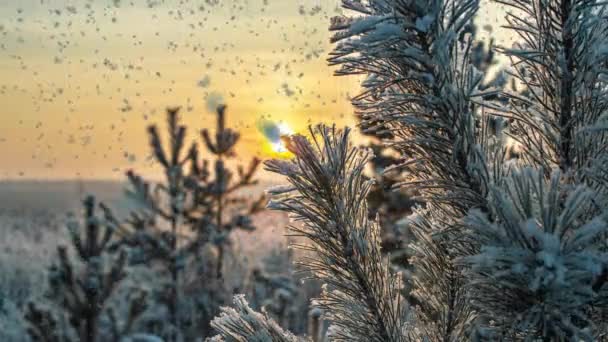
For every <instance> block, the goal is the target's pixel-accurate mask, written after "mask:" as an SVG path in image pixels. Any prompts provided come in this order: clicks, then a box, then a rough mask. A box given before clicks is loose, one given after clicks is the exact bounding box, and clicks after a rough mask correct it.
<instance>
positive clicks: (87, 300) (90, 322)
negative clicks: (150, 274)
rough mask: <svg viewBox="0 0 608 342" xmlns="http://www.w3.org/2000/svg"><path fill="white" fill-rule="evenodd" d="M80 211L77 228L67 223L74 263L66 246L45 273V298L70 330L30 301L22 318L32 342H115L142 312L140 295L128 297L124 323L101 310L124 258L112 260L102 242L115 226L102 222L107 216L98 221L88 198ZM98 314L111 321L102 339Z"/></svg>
mask: <svg viewBox="0 0 608 342" xmlns="http://www.w3.org/2000/svg"><path fill="white" fill-rule="evenodd" d="M83 206H84V218H83V224H82V225H81V224H80V223H78V222H77V221H72V222H70V224H69V225H68V228H69V230H70V237H71V241H72V246H73V249H74V250H75V252H76V254H77V259H76V261H77V262H74V260H72V258H71V257H70V256H69V252H68V248H67V247H66V246H59V247H58V248H57V251H58V263H57V264H55V265H53V266H52V267H51V268H50V271H49V273H50V274H49V288H48V291H47V294H46V297H47V298H48V299H49V300H50V301H51V302H52V303H54V305H55V307H57V309H59V312H58V315H60V316H67V319H68V322H69V326H70V327H71V328H72V330H69V329H64V328H62V327H61V326H60V324H59V322H58V319H59V318H58V317H57V315H56V314H54V312H55V311H56V310H53V309H54V308H51V309H45V308H40V307H39V306H38V305H37V304H35V303H34V302H31V303H30V304H29V305H28V308H27V312H26V314H25V319H26V320H27V321H28V322H29V324H30V327H29V329H28V333H29V334H30V336H31V338H32V339H33V340H34V341H49V342H55V341H57V342H59V341H86V342H95V341H102V340H104V339H106V338H112V339H115V340H116V339H119V338H121V337H123V336H126V335H128V334H129V333H130V332H131V328H132V327H133V322H134V320H135V319H136V318H137V317H138V316H139V315H140V314H141V313H142V312H143V311H144V310H145V309H146V293H145V292H139V293H138V294H137V295H135V296H133V297H132V299H133V300H132V301H131V303H130V310H129V315H128V317H126V319H125V320H124V322H118V320H117V319H116V317H115V315H114V314H113V311H112V308H106V304H107V303H108V301H109V299H110V296H111V295H112V294H113V293H114V292H115V289H116V288H117V286H118V284H119V283H120V282H121V281H122V280H123V279H124V278H125V276H126V271H125V266H126V258H127V254H126V252H125V251H124V250H121V251H120V252H119V253H118V256H117V257H112V256H111V255H109V254H108V251H107V247H108V243H109V242H110V239H111V238H112V236H113V235H114V232H115V230H116V228H117V227H116V226H114V225H113V224H112V223H111V222H110V221H108V220H107V215H105V217H104V218H99V217H97V216H96V215H95V199H94V197H92V196H89V197H87V198H86V199H85V200H84V202H83ZM102 207H103V206H102ZM106 213H107V211H106ZM104 310H105V313H106V314H107V315H108V316H109V317H110V319H111V325H110V328H109V330H110V332H109V333H108V332H106V334H105V335H103V333H102V329H101V328H100V320H101V316H102V314H104ZM110 336H111V337H110Z"/></svg>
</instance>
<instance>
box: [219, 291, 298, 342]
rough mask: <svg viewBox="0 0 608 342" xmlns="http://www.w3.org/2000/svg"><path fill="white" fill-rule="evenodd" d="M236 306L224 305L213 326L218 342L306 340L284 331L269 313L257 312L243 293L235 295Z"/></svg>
mask: <svg viewBox="0 0 608 342" xmlns="http://www.w3.org/2000/svg"><path fill="white" fill-rule="evenodd" d="M234 304H235V307H234V308H230V307H224V308H222V309H221V310H222V312H221V314H220V315H219V316H218V317H216V318H214V319H213V321H212V322H211V326H212V327H213V328H214V329H215V330H216V331H217V332H218V335H216V336H215V337H213V338H212V339H210V341H216V342H244V341H247V342H298V341H302V342H303V341H305V340H304V339H300V338H298V337H296V336H294V335H292V334H291V333H289V332H286V331H284V330H283V329H281V327H280V326H279V325H278V324H277V323H276V322H275V321H273V320H272V319H271V318H270V317H268V315H266V314H260V313H257V312H255V311H254V310H253V309H251V308H250V307H249V304H248V303H247V301H246V300H245V297H244V296H243V295H237V296H235V297H234Z"/></svg>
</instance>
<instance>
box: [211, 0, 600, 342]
mask: <svg viewBox="0 0 608 342" xmlns="http://www.w3.org/2000/svg"><path fill="white" fill-rule="evenodd" d="M342 3H343V7H344V8H345V9H348V10H349V11H350V13H354V14H352V15H350V16H341V17H337V18H334V19H332V23H331V28H330V29H331V30H333V31H336V33H335V34H334V36H333V38H332V41H333V42H335V43H336V47H335V50H334V52H333V53H332V55H331V58H330V59H329V61H330V63H331V64H335V65H340V69H339V70H338V71H337V72H336V73H337V75H360V74H363V75H366V76H367V78H366V80H365V81H364V82H363V83H362V87H363V92H362V93H361V95H359V96H357V97H355V98H354V100H353V104H354V106H355V107H356V109H357V111H358V115H359V117H360V118H361V122H362V126H363V127H364V128H365V129H370V130H376V131H375V134H381V135H383V138H384V140H385V143H386V146H388V147H390V148H393V149H395V150H396V151H398V152H399V154H400V156H401V160H400V162H399V163H398V164H397V165H395V166H393V167H392V169H394V170H400V171H402V172H403V173H404V174H405V175H406V177H407V178H406V179H405V180H404V181H403V182H401V183H399V184H398V185H397V186H399V187H404V188H406V189H407V190H409V191H411V192H412V193H415V194H417V195H418V198H417V199H418V200H420V201H421V202H423V205H420V206H418V207H416V208H415V209H414V211H413V213H412V215H411V216H410V217H409V218H408V226H409V228H410V229H411V231H412V232H413V233H414V235H415V239H414V240H413V241H412V242H411V243H410V247H411V249H412V250H413V252H414V257H413V258H411V262H412V265H413V274H412V279H411V281H412V283H413V286H414V288H413V291H412V295H413V296H414V298H415V301H413V302H412V303H411V305H408V304H406V303H405V301H404V300H403V298H402V297H401V295H400V294H399V292H398V291H397V288H398V286H397V284H396V282H395V281H394V279H395V275H394V274H392V273H391V271H390V270H388V269H387V268H385V265H386V263H385V261H384V260H383V258H382V257H381V256H380V244H379V240H378V233H377V232H378V227H377V224H376V223H375V222H374V221H372V220H369V219H367V218H365V219H364V218H363V217H364V216H365V215H362V214H361V211H362V210H363V208H366V207H367V204H366V199H365V197H364V196H361V194H367V192H368V190H369V188H370V185H369V184H370V182H369V181H368V180H366V178H365V177H364V176H363V175H362V171H361V170H362V169H363V166H364V165H365V163H366V162H368V161H369V154H367V152H365V151H364V150H357V149H350V148H348V147H347V146H348V143H347V135H348V134H347V133H344V132H336V131H335V130H334V129H332V128H327V127H323V126H321V127H319V128H317V129H316V130H314V131H311V139H312V143H311V142H309V141H308V140H306V138H304V137H302V136H294V137H292V138H290V139H289V144H288V146H289V149H290V150H291V151H292V152H293V153H294V154H295V158H294V160H292V161H290V162H286V161H271V162H268V163H267V164H266V165H267V168H268V169H269V170H270V171H272V172H275V173H278V174H281V175H283V176H285V177H286V178H287V180H288V181H289V183H290V185H289V186H288V187H282V188H277V189H272V190H271V193H273V194H274V196H275V197H276V199H275V200H274V201H271V203H270V204H269V207H270V208H272V209H277V210H282V211H287V212H289V213H290V214H291V215H292V218H293V219H294V220H295V221H296V222H297V224H295V225H294V226H293V227H292V230H294V231H295V232H296V233H299V234H301V235H303V236H305V237H308V238H309V240H310V245H304V246H302V247H303V248H307V249H309V250H310V251H311V252H312V253H313V254H314V256H313V257H312V258H311V259H309V260H306V261H305V262H304V266H306V267H308V268H309V269H312V270H313V271H315V272H316V275H317V276H318V277H319V278H320V279H322V280H323V281H324V282H326V283H327V285H326V287H325V291H324V293H323V294H322V296H321V298H320V299H319V300H318V303H317V304H318V305H319V306H321V307H322V308H323V309H324V311H326V313H327V314H328V319H329V321H330V323H331V324H332V327H331V328H330V333H329V334H330V335H329V337H330V339H332V340H334V339H335V340H360V341H370V340H372V341H373V340H377V341H401V340H412V341H418V340H422V341H462V340H492V341H495V340H507V341H519V340H523V341H580V340H583V341H596V340H602V339H604V338H605V337H606V328H607V325H606V323H605V317H606V303H608V302H607V299H608V298H607V297H606V295H607V293H608V292H607V289H606V280H607V279H608V268H607V262H608V259H607V258H606V257H607V255H606V242H605V241H606V240H605V239H606V236H607V235H606V233H607V231H606V230H607V228H608V224H607V223H606V208H607V202H606V187H607V185H608V182H607V181H608V178H607V177H606V169H607V166H608V165H607V164H606V160H608V159H607V155H608V154H607V147H608V141H607V138H606V133H605V129H606V124H605V122H606V121H605V120H606V100H605V99H606V98H607V97H606V94H605V92H606V89H608V88H607V87H606V84H605V82H606V71H605V67H606V65H608V64H607V63H606V62H607V61H608V60H607V58H606V57H607V55H606V53H607V52H608V42H606V39H608V35H607V34H606V33H607V32H606V28H607V27H608V26H607V21H606V20H607V19H606V7H605V6H606V5H605V4H604V3H602V2H599V1H595V0H534V1H520V0H505V1H500V3H504V4H506V5H508V6H510V7H511V8H512V12H509V13H508V14H507V21H508V23H509V25H508V28H509V29H512V30H514V32H515V33H516V34H517V35H518V36H519V38H520V43H518V44H516V45H514V47H513V48H509V49H507V48H500V49H498V51H499V52H501V53H503V54H505V55H507V56H508V57H510V59H511V61H512V66H511V68H510V69H509V70H510V71H509V73H510V75H511V76H512V77H513V79H514V81H513V83H512V86H511V87H510V88H511V89H506V88H504V85H505V83H506V82H505V78H504V77H503V76H502V75H501V76H500V77H497V78H495V79H493V80H490V81H488V80H487V77H486V75H484V72H485V71H487V64H488V63H486V62H484V59H483V58H480V55H479V51H480V50H479V48H478V45H476V43H475V42H474V40H473V36H474V35H473V34H472V33H474V29H473V27H474V26H473V23H472V20H473V17H474V16H475V13H476V12H477V10H478V8H479V2H478V1H476V0H447V1H444V0H432V1H423V2H419V1H408V0H367V1H359V0H343V1H342ZM486 61H487V60H486ZM522 88H523V89H522ZM346 132H347V131H346ZM319 137H321V138H319ZM513 142H514V143H513ZM389 169H390V168H389ZM277 196H278V197H277ZM365 217H366V216H365ZM216 324H217V325H220V327H221V324H222V323H221V322H217V323H216ZM219 331H220V332H222V331H224V330H221V329H219ZM232 333H238V334H240V332H239V331H236V330H233V331H232Z"/></svg>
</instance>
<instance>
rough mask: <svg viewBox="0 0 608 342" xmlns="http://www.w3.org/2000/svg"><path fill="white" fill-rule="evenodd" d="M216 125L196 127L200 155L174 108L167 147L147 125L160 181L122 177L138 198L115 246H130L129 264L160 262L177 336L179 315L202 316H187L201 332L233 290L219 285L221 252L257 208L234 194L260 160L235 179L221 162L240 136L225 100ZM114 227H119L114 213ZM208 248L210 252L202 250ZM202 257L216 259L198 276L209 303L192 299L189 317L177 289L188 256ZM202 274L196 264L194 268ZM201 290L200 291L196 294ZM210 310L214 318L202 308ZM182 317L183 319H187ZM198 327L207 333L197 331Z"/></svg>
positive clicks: (258, 205) (172, 331) (164, 295)
mask: <svg viewBox="0 0 608 342" xmlns="http://www.w3.org/2000/svg"><path fill="white" fill-rule="evenodd" d="M216 114H217V117H216V123H217V126H216V130H215V132H214V133H213V134H212V133H211V132H210V131H209V130H207V129H204V130H202V131H201V137H202V140H203V142H204V145H205V147H206V149H207V151H208V152H209V154H210V155H211V156H212V159H210V160H208V159H201V158H200V156H199V148H198V145H197V144H196V143H193V144H191V145H190V146H187V142H186V127H185V126H184V125H181V124H180V120H179V109H178V108H170V109H168V110H167V137H168V142H167V143H166V145H165V144H164V143H163V140H162V137H161V134H160V133H159V129H158V127H157V126H156V125H152V126H150V127H149V128H148V133H149V141H150V146H151V150H152V155H153V156H154V158H155V160H156V162H157V163H158V164H159V165H160V166H161V167H162V169H163V171H164V176H165V177H164V180H163V181H162V182H160V183H157V184H153V183H150V182H148V181H146V180H144V178H143V177H141V176H139V175H137V174H136V173H135V172H134V171H129V172H128V173H127V177H128V179H129V183H130V186H131V188H130V189H129V190H128V191H127V195H128V196H129V197H131V198H132V199H134V200H135V202H136V203H139V209H137V210H135V211H133V212H131V214H130V218H129V219H128V220H127V222H126V223H125V224H122V225H126V226H128V227H130V228H126V227H125V230H128V231H129V234H127V235H126V236H125V237H123V239H122V240H121V241H120V243H119V245H120V244H123V245H128V246H130V247H131V248H132V254H133V256H134V259H137V260H134V262H141V263H146V264H148V265H150V266H154V265H160V266H161V276H163V277H166V278H165V279H166V288H165V291H164V292H163V293H162V295H161V301H162V302H163V303H164V305H166V307H167V309H168V316H169V321H170V323H171V327H170V331H169V332H168V333H167V338H168V339H169V341H175V340H177V339H178V338H179V336H178V335H179V334H180V333H179V332H180V331H181V332H182V335H183V333H184V331H186V328H185V327H180V326H181V325H182V323H181V322H182V321H184V320H193V319H200V321H199V322H190V323H189V325H195V327H197V329H199V331H198V333H199V334H200V333H203V334H206V333H207V332H205V331H207V330H208V329H209V327H208V326H207V325H208V323H209V321H210V320H211V318H212V317H213V316H214V315H215V312H216V310H217V308H218V307H219V305H220V304H222V303H224V302H223V300H224V298H223V297H222V294H223V293H232V291H233V289H227V288H225V287H224V282H223V268H224V267H223V263H224V259H225V250H226V248H227V247H228V246H229V244H230V239H229V236H230V234H231V232H233V231H234V230H235V229H244V230H247V231H252V230H254V226H253V224H252V220H251V217H250V215H251V214H253V213H255V212H257V211H258V210H260V209H261V208H262V206H261V199H260V200H255V201H253V202H251V200H250V199H248V198H246V197H243V196H240V195H238V193H237V192H238V191H239V190H240V189H241V188H244V187H248V186H252V185H254V184H256V181H255V180H254V179H253V176H254V173H255V171H256V169H257V167H258V165H259V160H258V159H255V158H254V159H253V160H252V161H251V163H250V164H249V166H248V167H247V168H246V169H245V168H243V167H241V166H238V168H237V171H238V173H237V177H234V173H233V172H232V171H230V170H229V169H228V167H227V166H226V159H227V158H230V157H232V156H234V146H235V145H236V143H237V142H238V139H239V134H238V132H236V131H234V130H232V129H230V128H228V127H226V116H225V106H224V105H221V106H219V107H218V109H217V113H216ZM115 222H116V224H117V225H121V223H119V222H118V220H117V219H115ZM209 248H212V249H213V250H215V254H209V253H203V252H204V251H205V250H206V249H209ZM204 257H207V258H212V259H213V260H205V261H204V264H205V265H213V266H212V267H213V270H206V271H204V272H205V273H204V274H201V276H203V275H204V276H206V277H208V279H204V283H205V284H206V285H205V289H202V290H203V291H211V292H210V293H208V295H205V298H208V299H209V300H210V301H212V302H209V301H207V302H204V303H196V305H199V304H200V305H202V306H204V307H203V308H199V310H198V311H200V312H201V314H202V315H203V317H200V318H198V317H192V316H193V315H191V314H188V315H186V313H185V312H183V313H182V314H181V315H180V305H181V306H183V305H184V304H185V303H184V302H183V301H182V299H181V296H182V295H183V294H181V291H182V290H181V288H183V287H184V284H183V279H182V278H183V273H184V272H185V271H186V270H187V267H188V265H191V264H192V262H193V259H197V260H198V259H201V258H204ZM197 272H200V270H197ZM201 295H202V294H201ZM209 310H210V311H211V317H206V315H207V314H206V312H207V311H209ZM186 316H187V317H186ZM200 329H202V330H204V331H202V332H201V331H200Z"/></svg>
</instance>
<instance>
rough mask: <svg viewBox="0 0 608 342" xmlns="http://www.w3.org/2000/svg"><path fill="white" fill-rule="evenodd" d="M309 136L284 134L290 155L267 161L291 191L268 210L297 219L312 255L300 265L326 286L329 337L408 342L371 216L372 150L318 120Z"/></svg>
mask: <svg viewBox="0 0 608 342" xmlns="http://www.w3.org/2000/svg"><path fill="white" fill-rule="evenodd" d="M310 134H311V136H312V142H311V141H309V140H308V139H307V138H305V137H304V136H301V135H296V136H292V137H290V138H289V139H288V142H287V148H288V149H289V150H290V151H291V152H292V153H294V155H295V158H294V159H293V160H289V161H285V160H271V161H268V162H266V164H265V166H266V169H267V170H269V171H271V172H274V173H277V174H280V175H283V176H285V177H286V178H287V180H288V182H289V183H290V185H291V186H292V187H293V188H294V190H292V191H288V192H286V193H283V194H277V195H275V197H274V198H273V199H272V200H271V202H270V204H269V207H270V208H271V209H275V210H281V211H285V212H288V213H289V214H290V215H291V217H292V218H293V219H294V220H295V221H296V222H298V223H300V224H294V225H292V226H291V227H290V228H291V229H292V231H293V232H295V233H296V234H297V235H301V236H303V237H306V238H308V240H309V241H310V245H303V246H299V247H302V248H304V249H307V250H310V251H312V252H313V254H314V257H312V258H310V259H306V260H304V262H303V264H304V266H305V267H306V268H307V269H309V270H310V271H311V272H312V273H313V274H314V275H315V276H316V277H318V278H319V279H320V280H321V281H323V282H325V283H326V284H325V287H324V292H323V294H322V296H321V297H320V298H318V299H317V300H316V303H317V304H318V305H319V306H320V307H321V308H322V309H323V311H324V312H325V313H326V315H327V316H326V318H327V319H328V320H329V321H330V322H331V324H333V328H332V329H330V332H331V334H332V336H331V338H332V340H335V341H378V342H380V341H405V340H407V334H406V331H405V328H406V326H405V325H406V324H405V319H406V315H405V313H406V303H405V301H404V299H403V298H402V296H401V295H400V292H399V291H400V288H401V284H400V281H399V279H400V278H399V277H398V276H397V275H395V274H392V273H391V272H390V271H389V266H388V264H387V263H386V262H385V261H384V260H383V257H382V254H381V251H380V241H379V227H378V224H377V222H376V221H375V220H370V219H369V218H368V211H367V202H366V196H367V194H368V192H369V190H370V188H371V186H372V181H370V180H368V179H366V177H365V176H364V175H363V171H364V168H365V165H366V163H367V162H368V160H369V158H370V157H371V155H370V153H369V151H366V150H360V149H357V148H353V147H351V146H350V144H349V130H348V129H345V130H343V131H340V130H336V129H335V127H327V126H322V125H321V126H317V127H315V128H311V129H310ZM283 190H289V189H288V188H284V189H283Z"/></svg>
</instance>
